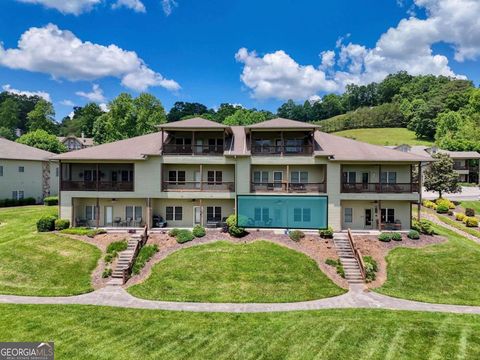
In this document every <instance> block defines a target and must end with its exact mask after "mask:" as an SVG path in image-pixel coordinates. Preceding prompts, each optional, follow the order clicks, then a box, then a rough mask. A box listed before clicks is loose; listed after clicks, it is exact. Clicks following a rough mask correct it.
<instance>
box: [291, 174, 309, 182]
mask: <svg viewBox="0 0 480 360" xmlns="http://www.w3.org/2000/svg"><path fill="white" fill-rule="evenodd" d="M291 178H292V183H294V184H306V183H308V171H292V174H291Z"/></svg>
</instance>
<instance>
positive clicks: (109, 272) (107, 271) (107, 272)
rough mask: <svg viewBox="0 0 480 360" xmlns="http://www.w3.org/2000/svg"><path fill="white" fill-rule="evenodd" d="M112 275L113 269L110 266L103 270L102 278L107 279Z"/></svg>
mask: <svg viewBox="0 0 480 360" xmlns="http://www.w3.org/2000/svg"><path fill="white" fill-rule="evenodd" d="M110 276H112V269H110V268H108V269H105V270H103V273H102V278H104V279H106V278H108V277H110Z"/></svg>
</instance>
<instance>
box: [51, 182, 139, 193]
mask: <svg viewBox="0 0 480 360" xmlns="http://www.w3.org/2000/svg"><path fill="white" fill-rule="evenodd" d="M60 185H61V190H62V191H133V190H134V183H133V181H84V180H80V181H74V180H62V181H61V184H60Z"/></svg>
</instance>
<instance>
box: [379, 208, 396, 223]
mask: <svg viewBox="0 0 480 360" xmlns="http://www.w3.org/2000/svg"><path fill="white" fill-rule="evenodd" d="M381 215H382V217H381V219H382V223H384V224H394V223H395V209H382V213H381Z"/></svg>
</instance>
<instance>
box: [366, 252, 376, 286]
mask: <svg viewBox="0 0 480 360" xmlns="http://www.w3.org/2000/svg"><path fill="white" fill-rule="evenodd" d="M363 262H364V264H365V281H366V282H372V281H373V280H375V279H376V278H377V274H376V272H377V271H378V264H377V262H376V261H375V259H374V258H372V257H371V256H364V257H363Z"/></svg>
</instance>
